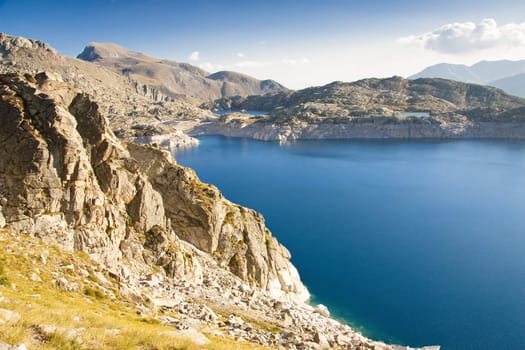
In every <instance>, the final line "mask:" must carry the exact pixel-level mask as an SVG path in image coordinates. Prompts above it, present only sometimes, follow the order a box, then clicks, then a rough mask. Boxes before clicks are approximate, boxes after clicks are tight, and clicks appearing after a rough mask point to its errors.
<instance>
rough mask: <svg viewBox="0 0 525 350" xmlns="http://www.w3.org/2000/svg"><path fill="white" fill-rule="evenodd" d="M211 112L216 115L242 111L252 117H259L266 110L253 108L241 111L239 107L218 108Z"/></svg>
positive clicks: (265, 112)
mask: <svg viewBox="0 0 525 350" xmlns="http://www.w3.org/2000/svg"><path fill="white" fill-rule="evenodd" d="M213 113H214V114H216V115H225V114H229V113H243V114H250V115H252V116H254V117H260V116H262V115H266V114H268V112H267V111H258V110H254V109H253V110H252V109H248V110H243V111H242V112H241V110H240V109H219V110H216V111H213Z"/></svg>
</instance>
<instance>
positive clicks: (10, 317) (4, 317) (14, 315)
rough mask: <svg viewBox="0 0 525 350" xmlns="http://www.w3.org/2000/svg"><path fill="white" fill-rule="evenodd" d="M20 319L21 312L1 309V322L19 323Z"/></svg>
mask: <svg viewBox="0 0 525 350" xmlns="http://www.w3.org/2000/svg"><path fill="white" fill-rule="evenodd" d="M18 321H20V314H19V313H18V312H15V311H11V310H7V309H0V324H9V323H17V322H18Z"/></svg>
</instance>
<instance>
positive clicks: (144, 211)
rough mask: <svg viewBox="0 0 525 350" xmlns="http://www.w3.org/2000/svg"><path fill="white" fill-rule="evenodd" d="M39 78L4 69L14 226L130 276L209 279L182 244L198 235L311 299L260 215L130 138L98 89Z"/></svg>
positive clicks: (228, 257)
mask: <svg viewBox="0 0 525 350" xmlns="http://www.w3.org/2000/svg"><path fill="white" fill-rule="evenodd" d="M32 81H36V79H34V77H31V76H29V75H28V76H27V77H22V76H20V75H15V74H9V75H0V83H1V90H0V96H1V100H0V122H1V123H2V125H3V127H2V128H1V130H0V145H1V148H0V203H1V208H2V212H3V215H4V217H5V223H6V224H7V225H8V226H10V227H12V228H13V229H15V230H17V231H18V232H25V233H28V234H33V235H37V236H39V237H41V238H43V239H44V240H46V241H48V242H50V243H55V244H59V245H60V246H62V247H64V248H66V249H75V250H82V251H85V252H87V253H89V254H90V255H92V256H93V257H94V258H96V259H97V260H98V261H100V262H102V263H104V264H106V265H107V266H119V265H121V266H122V271H117V273H118V274H120V275H121V277H122V278H128V279H129V278H132V277H131V276H138V275H137V274H136V272H137V271H145V270H147V269H151V267H152V266H153V265H158V266H160V267H162V268H163V270H164V273H165V274H166V275H167V276H171V277H174V276H179V277H185V278H189V279H193V280H194V281H195V282H198V281H199V276H198V275H199V273H198V270H199V268H198V266H199V265H200V262H199V259H197V258H195V257H196V256H198V255H195V254H193V253H192V252H191V250H190V251H188V250H187V249H188V248H183V246H184V247H186V246H193V247H196V248H198V249H199V250H201V251H203V252H205V253H208V254H210V255H211V256H213V257H214V259H215V260H216V261H217V262H218V264H219V266H220V267H222V268H224V269H225V270H227V271H230V272H231V273H233V274H235V275H236V276H238V277H240V278H241V279H242V280H244V281H245V282H246V283H248V284H250V285H253V286H254V287H259V288H262V289H263V290H267V291H269V292H270V293H272V295H275V296H287V297H289V298H291V299H297V300H303V301H304V300H306V299H307V298H308V292H307V291H306V288H305V287H304V286H303V285H302V283H301V281H300V279H299V275H298V273H297V270H296V269H295V268H294V267H293V265H292V264H291V263H290V261H289V258H290V255H289V253H288V251H287V250H286V249H285V248H284V247H282V246H281V245H280V244H279V243H278V242H277V241H276V240H275V238H274V237H272V235H271V234H270V232H269V231H268V229H267V228H266V227H265V226H264V220H263V218H262V216H261V215H260V214H258V213H255V212H254V211H252V210H249V209H246V208H243V207H240V206H237V205H234V204H233V203H231V202H229V201H227V200H226V199H224V198H223V196H222V194H221V193H220V192H219V191H218V190H217V189H216V188H215V187H213V186H210V185H206V184H203V183H201V182H200V181H199V179H198V178H197V177H196V175H195V174H194V172H193V171H191V170H190V169H187V168H184V167H181V166H179V165H177V164H176V163H175V162H174V161H173V160H172V158H171V156H170V154H169V153H167V152H166V151H162V150H159V149H156V148H153V147H147V146H140V145H136V144H122V143H121V142H119V141H118V140H117V138H116V137H115V136H114V135H113V133H112V132H111V130H109V128H108V125H107V122H106V119H105V118H104V117H103V116H102V114H101V113H100V111H99V106H98V105H97V104H96V103H94V102H93V101H92V100H91V99H90V97H89V96H88V95H86V94H83V93H77V94H76V95H73V94H69V95H67V96H63V103H59V102H58V100H57V99H56V98H53V97H51V96H50V95H48V94H46V92H45V89H44V90H43V91H41V90H38V89H37V87H36V85H35V84H33V83H31V82H32ZM64 89H65V86H64ZM56 92H57V89H56V87H55V88H54V89H53V90H52V91H51V93H55V94H56ZM180 240H183V241H186V242H189V243H191V245H183V244H182V242H181V241H180ZM200 278H202V277H200Z"/></svg>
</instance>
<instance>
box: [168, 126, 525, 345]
mask: <svg viewBox="0 0 525 350" xmlns="http://www.w3.org/2000/svg"><path fill="white" fill-rule="evenodd" d="M200 140H201V145H200V146H199V147H197V148H194V149H190V150H186V151H181V152H179V153H177V154H176V155H175V156H176V158H177V160H178V162H179V163H181V164H183V165H187V166H190V167H192V168H194V169H196V171H197V174H198V175H199V176H200V177H201V179H202V180H204V181H206V182H210V183H213V184H215V185H217V186H218V187H219V188H220V189H221V190H222V191H223V192H224V193H225V195H226V196H227V197H228V198H229V199H231V200H233V201H235V202H238V203H241V204H243V205H245V206H248V207H252V208H254V209H256V210H258V211H260V212H262V213H263V214H264V216H265V218H266V222H267V225H268V226H269V228H270V229H271V230H272V232H273V234H274V235H275V236H277V237H278V239H279V240H280V241H281V242H282V243H283V244H284V245H286V246H287V247H288V248H289V249H290V251H291V252H292V255H293V258H292V260H293V262H294V263H295V264H296V265H297V267H298V269H299V271H300V273H301V276H302V278H303V281H304V282H305V284H306V285H307V286H308V288H309V289H310V291H311V293H312V294H313V295H314V300H313V301H314V302H316V303H323V304H326V305H327V306H328V307H329V308H330V309H331V311H332V313H333V314H335V315H336V316H337V317H339V318H342V319H345V320H347V321H348V322H349V323H351V324H352V325H353V326H355V327H358V328H360V329H361V330H362V331H363V332H364V333H365V334H366V335H367V336H370V337H372V338H375V339H380V340H384V341H387V342H394V343H401V344H405V345H412V346H421V345H430V344H441V345H442V346H443V347H442V349H444V350H468V349H484V350H485V349H494V350H496V349H497V350H504V349H513V350H514V349H516V350H518V349H525V143H523V142H512V141H507V142H503V141H455V142H428V143H425V142H364V141H353V142H351V141H349V142H346V141H345V142H342V141H312V142H309V141H307V142H297V143H293V144H289V145H284V146H279V145H278V144H276V143H265V142H258V141H251V140H243V139H228V138H222V137H210V136H207V137H202V138H201V139H200Z"/></svg>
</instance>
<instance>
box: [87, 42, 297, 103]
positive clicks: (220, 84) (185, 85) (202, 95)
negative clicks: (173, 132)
mask: <svg viewBox="0 0 525 350" xmlns="http://www.w3.org/2000/svg"><path fill="white" fill-rule="evenodd" d="M77 58H79V59H82V60H85V61H89V62H94V63H97V64H99V65H101V66H104V67H106V68H109V69H112V70H114V71H116V72H119V73H120V74H123V75H125V76H129V77H130V78H132V79H134V80H137V81H140V82H142V83H145V84H148V85H150V86H153V87H155V88H156V89H159V90H160V91H161V92H162V93H163V94H164V95H165V96H168V97H170V98H180V97H181V96H189V97H192V98H197V99H200V100H204V101H206V100H213V99H217V98H220V97H228V96H235V95H240V96H248V95H258V94H263V93H267V92H277V91H284V90H287V89H286V88H285V87H284V86H282V85H281V84H279V83H277V82H275V81H273V80H258V79H255V78H253V77H250V76H248V75H246V74H242V73H237V72H229V71H221V72H216V73H213V74H210V73H208V72H206V71H205V70H203V69H201V68H199V67H195V66H193V65H191V64H189V63H179V62H175V61H171V60H167V59H159V58H155V57H151V56H148V55H146V54H144V53H141V52H135V51H131V50H128V49H126V48H124V47H122V46H119V45H116V44H113V43H96V42H92V43H89V44H88V45H86V47H85V48H84V50H83V51H82V52H81V53H80V54H79V55H78V56H77Z"/></svg>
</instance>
